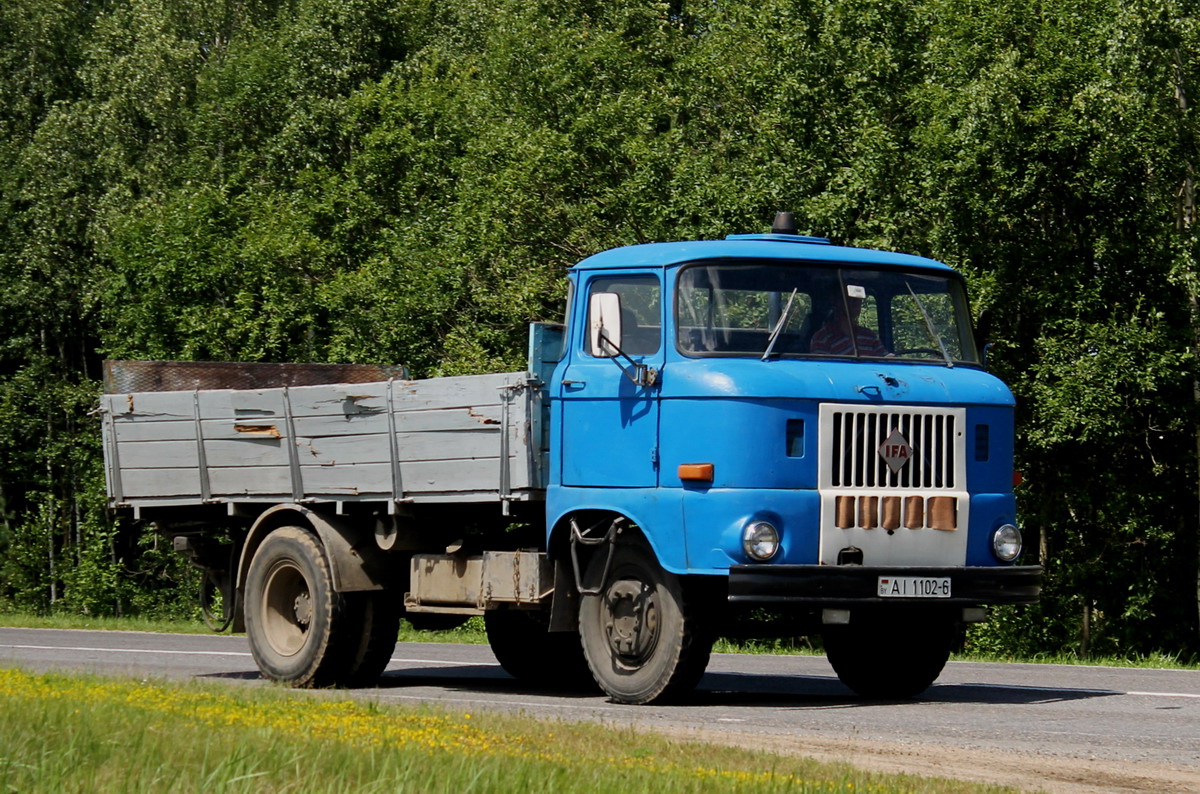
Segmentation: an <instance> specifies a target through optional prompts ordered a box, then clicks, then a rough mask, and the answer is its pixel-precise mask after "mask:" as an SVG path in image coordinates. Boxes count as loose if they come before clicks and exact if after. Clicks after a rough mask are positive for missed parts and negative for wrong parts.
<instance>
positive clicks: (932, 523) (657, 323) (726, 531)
mask: <svg viewBox="0 0 1200 794" xmlns="http://www.w3.org/2000/svg"><path fill="white" fill-rule="evenodd" d="M571 280H572V291H571V305H570V315H569V321H568V324H567V333H566V335H565V339H564V344H563V350H562V357H561V360H560V361H559V362H558V365H557V367H556V368H555V370H554V372H553V375H552V376H551V379H550V382H549V384H548V389H549V393H550V414H551V459H552V461H551V466H550V481H549V484H548V488H547V494H546V503H547V527H548V532H549V540H548V542H549V544H550V548H551V549H554V548H556V547H561V546H563V545H565V544H566V543H568V542H569V544H570V546H571V553H572V554H574V555H575V558H576V567H577V568H580V569H584V568H586V569H587V570H588V571H590V575H591V580H590V583H589V579H588V575H587V574H586V573H585V574H581V577H580V578H581V581H580V588H581V591H583V592H587V593H590V594H591V595H593V596H594V597H593V598H590V599H589V598H585V599H584V601H583V606H582V608H581V612H580V624H579V627H580V631H581V633H582V634H583V637H584V647H585V650H586V651H588V653H589V655H590V656H593V655H598V656H603V654H604V653H605V652H607V654H608V658H606V659H602V660H601V661H600V662H599V663H597V662H596V660H593V659H590V657H589V660H590V661H591V663H592V669H593V672H594V673H596V674H597V677H598V679H602V678H604V676H605V674H606V671H609V670H615V671H616V672H615V673H612V674H611V675H610V676H609V677H610V678H612V679H613V680H612V681H611V682H609V683H607V684H605V686H606V689H608V690H609V691H610V693H611V692H613V691H614V690H616V691H617V692H618V695H617V697H618V699H621V698H622V697H623V698H625V699H629V700H632V701H637V700H639V699H641V698H643V697H645V691H642V690H639V689H638V686H637V685H636V684H630V688H629V690H628V691H623V690H622V689H621V687H622V682H623V681H624V682H625V683H628V682H629V681H628V680H631V679H634V678H636V672H637V668H639V667H640V666H642V665H643V664H645V663H646V660H647V659H648V658H649V656H651V655H652V654H650V652H649V650H648V648H649V646H651V645H654V644H655V643H661V642H662V640H663V639H664V638H663V637H662V636H661V635H662V632H663V626H664V625H665V623H666V621H665V620H664V614H663V613H664V611H667V607H666V606H665V605H664V604H663V603H662V601H664V600H666V599H662V598H660V602H659V603H655V604H653V605H652V606H653V609H650V608H648V607H647V606H646V605H644V604H642V603H640V601H641V600H643V599H645V598H646V593H647V592H649V591H655V590H657V591H662V590H663V588H662V587H661V586H659V584H658V583H657V582H647V581H642V580H640V579H639V578H638V577H639V576H642V577H644V576H645V575H646V574H645V572H644V571H639V570H638V569H637V566H636V565H634V566H632V568H630V571H631V572H630V573H629V575H628V577H627V578H625V579H622V578H620V577H619V576H616V575H614V574H613V573H612V564H613V555H612V554H611V553H610V552H611V550H612V549H613V548H614V547H615V548H620V547H621V546H622V545H625V546H626V551H625V552H624V554H623V558H624V559H625V560H626V562H628V560H629V559H630V558H632V557H641V558H644V565H645V567H646V568H653V567H654V566H658V567H661V569H662V573H661V574H657V573H656V575H658V576H665V577H668V578H672V579H675V580H677V582H676V584H677V585H678V587H679V588H680V589H681V591H683V596H682V598H681V603H682V604H683V605H682V606H681V607H680V610H681V612H682V613H684V614H682V615H681V618H680V620H679V621H678V624H679V625H678V626H677V627H676V628H677V630H679V631H682V632H683V633H684V634H685V635H687V636H688V640H687V642H689V643H691V645H692V646H693V647H694V646H696V645H704V641H703V640H702V639H701V640H700V641H699V642H697V641H696V637H697V636H699V635H700V634H702V633H703V632H704V629H701V628H698V627H696V626H692V627H689V626H688V625H687V623H688V617H687V615H686V612H687V611H688V609H689V607H688V606H687V602H689V601H692V602H696V603H700V602H705V603H707V604H708V607H707V608H706V610H705V612H706V615H705V618H704V619H703V620H702V621H696V622H697V623H699V622H704V623H707V624H710V625H711V623H712V622H713V621H714V620H717V621H719V622H723V623H724V625H723V626H722V627H718V628H717V629H716V630H717V631H720V632H724V633H728V631H727V630H728V628H729V627H730V624H732V623H736V622H738V621H739V619H740V617H744V616H745V615H746V614H747V613H748V611H750V610H754V609H767V610H774V611H777V612H781V613H785V614H787V615H790V616H791V617H792V618H793V619H794V620H795V621H799V622H800V624H801V625H804V624H807V625H809V627H810V628H811V629H812V630H813V631H819V632H820V633H821V634H822V635H823V637H824V640H825V645H826V648H827V651H828V652H829V654H830V660H831V662H833V663H834V666H835V669H836V670H837V671H838V673H839V675H840V676H841V677H842V678H843V680H844V681H846V683H848V684H849V685H850V686H851V687H852V688H854V689H856V690H858V691H860V692H862V693H864V694H872V695H882V696H896V695H901V696H902V695H907V694H913V693H915V692H916V691H920V690H922V689H924V688H925V687H926V686H928V684H929V683H931V682H932V680H933V679H934V678H936V676H937V674H938V672H940V669H941V667H942V665H943V664H944V662H945V660H946V656H947V654H948V652H949V647H950V644H951V642H952V640H953V636H954V634H955V633H956V632H957V630H958V627H959V626H961V624H962V623H963V622H964V621H971V620H978V619H981V618H982V616H983V614H984V610H982V609H980V607H981V606H983V605H987V604H1000V603H1029V602H1031V601H1034V600H1036V598H1037V594H1038V590H1039V583H1040V575H1041V572H1040V569H1039V568H1037V567H1035V566H1016V565H1014V564H1013V563H1014V561H1015V560H1016V559H1017V557H1018V555H1019V554H1020V550H1021V535H1020V531H1019V529H1018V528H1017V522H1016V504H1015V500H1014V498H1013V493H1012V478H1013V467H1012V460H1013V443H1012V436H1013V410H1014V400H1013V397H1012V394H1011V392H1010V391H1009V390H1008V388H1007V387H1006V386H1005V385H1004V384H1003V383H1002V382H1001V381H1000V380H998V379H997V378H996V377H994V376H992V375H990V374H989V373H987V372H986V371H985V370H984V369H983V367H982V366H981V359H980V353H979V350H978V348H977V346H976V343H975V341H974V338H973V335H972V330H971V322H970V316H969V313H968V305H967V299H966V291H965V288H964V285H963V282H962V279H961V277H960V276H959V275H958V274H957V273H956V272H955V271H953V270H952V269H951V268H949V267H947V266H946V265H944V264H941V263H939V262H935V261H932V260H929V259H925V258H922V257H917V256H911V255H906V254H898V253H891V252H883V251H875V250H866V249H858V248H848V247H839V246H834V245H831V244H830V242H829V241H828V240H825V239H822V238H814V237H806V236H801V235H797V234H795V233H794V231H793V230H792V229H789V228H784V229H776V230H773V231H772V232H771V233H768V234H757V235H756V234H748V235H733V236H731V237H729V238H727V239H725V240H720V241H704V242H686V243H661V244H650V245H639V246H632V247H627V248H619V249H615V250H611V251H606V252H604V253H601V254H598V255H596V256H593V257H590V258H589V259H586V260H584V261H582V262H580V263H579V264H578V265H577V266H576V267H575V268H574V269H573V271H572V274H571ZM579 516H587V517H588V520H587V521H583V522H581V521H580V520H578V517H579ZM585 524H586V526H584V525H585ZM564 537H565V538H568V540H567V541H564V540H563V539H562V538H564ZM556 539H557V540H556ZM596 549H604V550H603V551H597V550H596ZM581 556H586V557H588V558H589V559H590V560H592V561H593V564H592V565H590V566H583V565H581V564H580V563H579V562H578V559H579V558H580V557H581ZM605 566H607V567H608V573H607V575H606V574H605V570H604V569H605ZM627 567H628V566H627ZM689 590H690V591H692V593H691V594H690V596H689V594H688V593H687V592H686V591H689ZM660 596H661V592H660ZM717 606H719V609H718V608H717ZM656 611H657V613H656ZM593 613H594V614H593ZM717 615H722V616H723V617H722V618H717V617H716V616H717ZM589 623H594V625H593V626H591V627H590V628H589ZM673 625H674V624H673ZM793 625H795V622H793ZM589 633H591V634H595V635H597V636H596V637H593V638H592V643H591V645H592V647H590V648H589V639H588V635H589ZM656 633H657V635H658V636H655V637H650V636H648V635H651V634H656ZM686 644H687V643H680V645H681V647H683V646H684V645H686ZM888 645H890V646H893V647H897V648H899V647H904V648H906V649H909V650H908V654H907V655H908V658H909V659H910V660H911V661H910V663H906V665H899V667H901V668H904V669H895V668H896V666H895V665H893V669H892V670H891V671H890V672H889V674H888V675H887V676H878V675H875V674H874V673H873V670H872V669H871V667H870V664H869V663H867V662H866V660H869V659H870V658H871V654H870V650H869V649H870V648H872V647H875V648H879V647H886V646H888ZM913 648H917V649H921V650H917V651H912V650H911V649H913ZM693 652H694V651H693ZM701 653H707V652H706V651H702V652H701ZM683 655H684V656H685V657H686V655H687V651H686V650H684V651H683ZM675 664H676V665H679V666H685V667H686V666H687V664H688V662H687V660H686V658H681V659H679V660H676V662H675ZM598 667H599V668H601V669H600V671H599V672H598V671H597V668H598ZM908 668H911V670H909V669H908ZM602 683H604V682H603V681H602ZM659 684H661V685H663V686H665V687H667V688H670V687H671V686H672V683H671V682H670V681H667V682H665V683H664V682H663V681H661V680H660V681H658V682H656V685H659ZM656 696H657V695H656Z"/></svg>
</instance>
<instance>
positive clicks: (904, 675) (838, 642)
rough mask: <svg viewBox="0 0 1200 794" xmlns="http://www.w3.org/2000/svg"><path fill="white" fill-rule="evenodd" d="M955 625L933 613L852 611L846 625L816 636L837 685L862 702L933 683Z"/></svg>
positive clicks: (910, 692) (915, 691)
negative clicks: (840, 684)
mask: <svg viewBox="0 0 1200 794" xmlns="http://www.w3.org/2000/svg"><path fill="white" fill-rule="evenodd" d="M956 625H957V624H956V622H955V620H954V619H953V617H952V616H949V615H946V614H944V613H942V612H936V611H935V612H930V611H923V610H911V611H910V610H905V611H902V612H900V611H892V610H888V611H883V610H880V611H879V612H852V613H851V616H850V623H849V624H847V625H844V626H826V627H825V630H824V632H823V633H822V635H821V636H822V640H823V641H824V644H825V656H826V658H828V659H829V664H830V665H832V667H833V669H834V672H836V673H837V676H838V678H839V679H841V681H842V683H843V684H845V685H846V686H848V687H850V688H851V689H853V690H854V691H855V692H857V693H858V694H859V695H862V696H863V697H865V698H871V699H877V700H899V699H904V698H910V697H915V696H916V695H919V694H921V693H922V692H924V691H925V690H926V689H928V688H929V686H930V684H932V683H933V682H934V681H936V680H937V677H938V676H939V675H940V674H941V672H942V668H943V667H945V666H946V660H947V659H948V658H949V657H950V647H951V645H952V644H953V642H954V636H955V628H956Z"/></svg>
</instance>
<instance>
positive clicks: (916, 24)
mask: <svg viewBox="0 0 1200 794" xmlns="http://www.w3.org/2000/svg"><path fill="white" fill-rule="evenodd" d="M1197 18H1198V17H1197V15H1196V14H1195V8H1194V7H1193V4H1192V3H1190V2H1189V1H1188V0H1134V1H1133V2H1131V3H1130V2H1126V3H1115V2H1112V0H1060V2H1058V3H1056V4H1054V5H1052V6H1047V5H1045V4H1034V3H1031V2H1029V0H1007V2H1002V3H999V4H997V3H983V2H980V1H979V0H920V2H916V3H912V2H898V0H817V2H806V3H797V2H794V0H765V2H759V3H754V4H750V3H738V2H733V3H718V4H711V3H709V4H700V3H696V4H688V3H684V2H680V1H679V0H674V1H673V2H664V3H646V2H633V1H632V0H589V2H584V3H578V2H575V3H568V2H563V0H538V1H537V2H532V3H531V2H518V0H500V1H499V2H487V3H485V2H481V0H448V1H447V2H440V3H433V2H429V0H336V1H335V0H289V2H280V1H279V0H248V1H247V0H237V2H235V1H234V0H201V1H200V2H189V3H179V2H174V1H173V0H106V1H105V2H98V3H83V4H70V3H65V2H62V0H11V1H10V2H6V3H4V4H2V5H0V156H2V157H3V160H4V162H5V163H6V164H7V166H8V167H6V168H5V169H4V171H3V173H0V232H2V233H0V281H2V282H3V284H4V287H5V289H3V290H0V322H3V324H4V326H5V329H6V331H7V333H6V335H5V337H4V338H3V339H2V340H0V465H2V470H0V555H2V559H3V563H2V573H0V596H3V597H4V598H6V599H9V600H10V601H15V602H17V603H20V604H21V605H23V606H25V607H28V608H37V609H43V610H48V609H51V608H52V607H53V608H68V609H72V610H80V611H85V612H90V613H95V614H107V613H121V612H129V611H160V612H172V611H174V612H187V611H189V610H192V609H194V607H193V606H192V605H193V596H192V590H193V588H194V586H195V584H196V583H195V581H194V575H193V574H191V573H188V572H185V571H184V570H183V569H182V568H181V567H180V565H179V562H178V559H177V558H174V557H173V556H172V555H170V554H168V553H166V551H165V550H159V549H157V547H155V546H154V545H153V538H152V537H140V536H139V535H137V534H136V533H133V532H131V531H130V530H129V529H128V528H121V529H119V530H118V529H114V528H113V527H112V526H111V524H110V523H109V520H108V518H107V517H106V516H105V515H104V511H103V496H102V487H101V485H102V476H103V475H102V467H101V463H100V455H99V449H98V442H97V424H96V423H95V422H94V421H93V420H91V419H89V418H88V416H87V415H88V411H89V410H90V408H91V406H92V404H93V401H94V395H95V393H96V390H97V385H96V384H97V380H98V378H99V361H100V359H101V358H102V357H114V358H118V357H125V358H161V359H246V360H313V361H333V360H342V361H353V362H364V363H366V362H373V363H404V364H406V365H408V366H409V367H410V368H411V369H412V371H413V372H414V373H416V374H417V375H432V374H458V373H468V372H479V371H486V370H492V369H496V368H512V367H516V366H519V365H520V364H521V362H522V359H523V350H524V343H525V340H524V330H523V329H524V327H525V324H526V323H527V322H528V321H530V320H535V319H557V318H558V317H559V316H560V315H561V310H562V300H563V296H564V294H565V284H564V280H563V278H562V275H563V272H564V270H565V268H566V267H568V266H569V265H571V264H572V263H574V262H575V261H577V260H578V259H580V258H582V257H583V256H585V255H587V254H590V253H593V252H595V251H598V250H601V249H604V248H608V247H610V246H613V245H619V244H624V243H632V242H641V241H650V240H665V239H684V238H691V237H716V236H721V235H724V234H726V233H729V232H739V231H748V230H754V229H761V228H763V227H764V225H765V223H766V222H767V220H768V219H769V218H770V217H771V214H772V213H773V212H774V211H775V210H777V209H784V208H786V209H792V210H793V211H795V212H797V213H798V216H799V218H800V224H801V227H802V229H803V230H804V231H808V232H812V233H817V234H825V235H829V236H832V237H834V238H835V239H837V240H839V241H842V242H847V243H853V244H862V245H876V246H885V247H892V248H898V249H900V250H907V251H913V252H916V253H922V254H927V255H932V256H935V257H938V258H940V259H943V260H945V261H947V262H949V263H950V264H952V265H954V266H956V267H959V268H960V269H962V270H963V271H964V272H965V273H966V274H967V275H968V278H969V280H970V282H971V286H972V289H973V297H974V300H975V304H976V307H975V308H976V309H982V308H989V309H991V310H992V311H993V312H994V314H995V320H996V322H995V323H994V325H995V327H996V328H997V331H996V333H995V336H994V339H993V341H994V342H996V345H995V346H994V347H993V349H992V352H991V361H992V363H993V368H994V369H995V371H996V372H997V373H998V374H1000V375H1001V376H1003V377H1004V378H1005V379H1006V380H1008V381H1009V382H1010V383H1011V384H1012V385H1013V388H1014V391H1015V392H1016V394H1017V396H1018V400H1019V411H1018V421H1019V427H1018V446H1017V457H1018V464H1019V468H1020V469H1021V470H1022V471H1023V472H1024V473H1025V477H1026V483H1025V485H1024V486H1022V487H1021V489H1020V493H1019V497H1020V500H1021V505H1022V513H1023V521H1024V524H1025V526H1026V527H1027V528H1028V530H1029V540H1030V549H1029V551H1028V552H1027V555H1026V556H1027V559H1028V560H1031V561H1039V562H1041V563H1043V564H1045V565H1046V566H1047V571H1048V575H1049V583H1048V589H1047V596H1046V600H1045V602H1044V603H1043V605H1042V606H1041V607H1039V608H1038V609H1036V610H1025V611H1016V612H1014V613H1012V614H1011V615H1006V616H1004V617H1002V618H1000V619H999V620H997V621H996V622H995V623H994V624H993V625H992V626H991V627H989V628H987V629H981V630H978V631H976V632H975V633H974V634H973V636H974V637H975V640H974V641H977V642H987V643H992V644H993V645H994V646H995V647H997V648H999V647H1002V646H1003V647H1009V648H1012V649H1020V650H1022V651H1023V652H1026V653H1035V652H1041V651H1048V652H1056V651H1060V650H1062V649H1072V650H1074V651H1082V652H1083V653H1085V654H1086V653H1089V652H1101V651H1102V652H1106V653H1117V654H1122V653H1128V654H1145V653H1149V652H1152V651H1155V650H1166V651H1168V652H1171V653H1178V652H1185V651H1186V652H1193V653H1194V652H1195V651H1197V650H1198V649H1200V631H1198V628H1200V618H1198V616H1197V610H1196V597H1195V593H1196V581H1197V565H1198V560H1200V549H1198V543H1197V538H1198V537H1200V516H1198V503H1200V496H1198V494H1197V485H1196V483H1197V473H1196V472H1197V466H1198V461H1197V459H1196V437H1197V425H1198V420H1200V417H1198V415H1197V399H1196V397H1195V392H1194V389H1195V386H1194V384H1195V383H1196V382H1197V378H1198V377H1200V372H1198V371H1197V366H1198V361H1197V353H1198V350H1200V344H1198V339H1200V304H1198V303H1197V300H1196V297H1197V294H1198V293H1200V282H1198V280H1197V274H1198V272H1200V270H1198V268H1197V243H1196V234H1195V220H1196V219H1195V208H1194V206H1192V204H1191V203H1189V202H1190V199H1189V196H1190V195H1191V193H1190V192H1189V191H1190V190H1191V188H1190V187H1189V186H1190V184H1191V183H1190V181H1189V180H1191V179H1192V178H1193V177H1194V170H1195V168H1196V164H1197V162H1198V160H1200V158H1198V154H1200V153H1198V152H1197V145H1198V141H1200V134H1198V133H1200V130H1198V129H1197V121H1196V116H1195V113H1194V111H1193V109H1192V107H1191V106H1192V105H1194V104H1195V102H1196V101H1197V97H1200V26H1198V24H1197V21H1196V20H1197ZM52 561H53V562H52ZM52 602H53V603H52Z"/></svg>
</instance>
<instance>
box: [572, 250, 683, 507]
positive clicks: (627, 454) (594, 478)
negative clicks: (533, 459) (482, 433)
mask: <svg viewBox="0 0 1200 794" xmlns="http://www.w3.org/2000/svg"><path fill="white" fill-rule="evenodd" d="M580 286H581V288H582V290H583V291H584V293H585V296H584V299H583V300H582V301H581V302H580V303H579V304H578V305H579V306H580V307H581V310H580V313H583V314H586V312H587V311H588V305H589V303H590V300H589V298H590V296H591V295H592V294H594V293H598V292H613V293H616V294H617V295H619V296H620V298H621V325H622V341H621V349H622V350H623V351H624V352H625V354H626V355H628V356H629V357H630V358H631V359H633V360H634V361H636V362H638V363H639V364H645V365H647V366H651V367H654V368H655V369H656V370H659V371H661V369H662V363H663V323H662V318H663V309H662V286H661V283H660V281H659V277H658V276H657V275H656V274H652V273H646V274H634V275H620V276H614V275H610V274H593V275H592V276H591V278H589V279H587V280H586V281H585V283H584V284H582V285H580ZM589 321H590V318H588V317H584V318H583V322H580V323H577V329H578V328H582V329H583V332H582V333H580V332H576V333H573V334H572V345H573V349H572V351H571V356H570V361H569V362H568V365H567V366H566V367H565V368H564V369H563V370H561V371H562V372H563V376H562V379H561V381H560V382H559V383H558V384H556V389H557V391H558V394H559V397H560V402H559V405H560V406H561V410H562V424H561V427H562V434H561V438H562V455H561V456H560V458H559V459H560V460H561V462H562V484H563V485H565V486H584V487H623V488H639V487H647V488H648V487H653V486H655V485H657V484H658V386H657V384H656V385H652V386H639V385H637V384H635V383H634V382H633V379H632V376H633V367H632V366H631V365H630V364H629V362H628V361H626V360H625V359H623V358H621V357H620V356H618V357H616V358H604V357H600V356H596V355H593V354H592V353H593V351H591V350H590V349H589V341H588V338H587V337H588V334H587V333H586V329H587V328H588V325H589Z"/></svg>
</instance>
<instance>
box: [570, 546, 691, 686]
mask: <svg viewBox="0 0 1200 794" xmlns="http://www.w3.org/2000/svg"><path fill="white" fill-rule="evenodd" d="M606 558H607V549H604V548H601V549H600V550H599V551H597V553H596V554H595V555H594V556H593V558H592V560H591V562H590V563H589V565H588V574H587V580H588V581H591V582H596V581H599V580H600V577H601V576H603V573H604V566H605V562H606ZM579 632H580V637H581V639H582V644H583V652H584V656H585V657H586V658H587V662H588V666H589V667H590V668H591V671H592V676H593V677H594V678H595V679H596V683H598V684H599V685H600V688H601V689H603V690H604V691H605V692H606V693H608V695H609V697H611V698H612V699H613V700H615V701H616V702H618V703H631V704H644V703H653V702H656V701H659V702H661V701H664V700H669V699H672V698H675V697H678V696H679V695H681V694H683V693H685V692H689V691H691V690H692V689H694V688H695V686H696V684H697V683H699V682H700V677H701V676H702V675H704V668H705V667H707V666H708V658H709V654H710V653H711V651H712V643H713V637H712V636H711V634H709V633H708V632H706V631H701V630H700V629H699V627H698V626H697V625H696V618H695V615H694V614H692V611H691V610H689V607H688V603H687V601H686V600H685V597H684V583H683V582H682V581H681V580H680V578H679V577H678V576H675V575H674V574H671V573H668V572H667V571H664V570H663V569H662V567H661V566H659V564H658V561H657V559H655V557H654V552H653V550H652V549H651V548H650V547H649V545H648V544H646V543H645V542H644V541H641V540H637V541H634V542H621V543H618V545H617V546H616V547H615V548H614V549H613V555H612V561H611V564H610V567H609V571H608V576H607V578H606V579H605V580H604V582H603V584H602V585H601V587H600V594H599V595H586V596H584V597H583V600H582V603H581V604H580V609H579Z"/></svg>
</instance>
